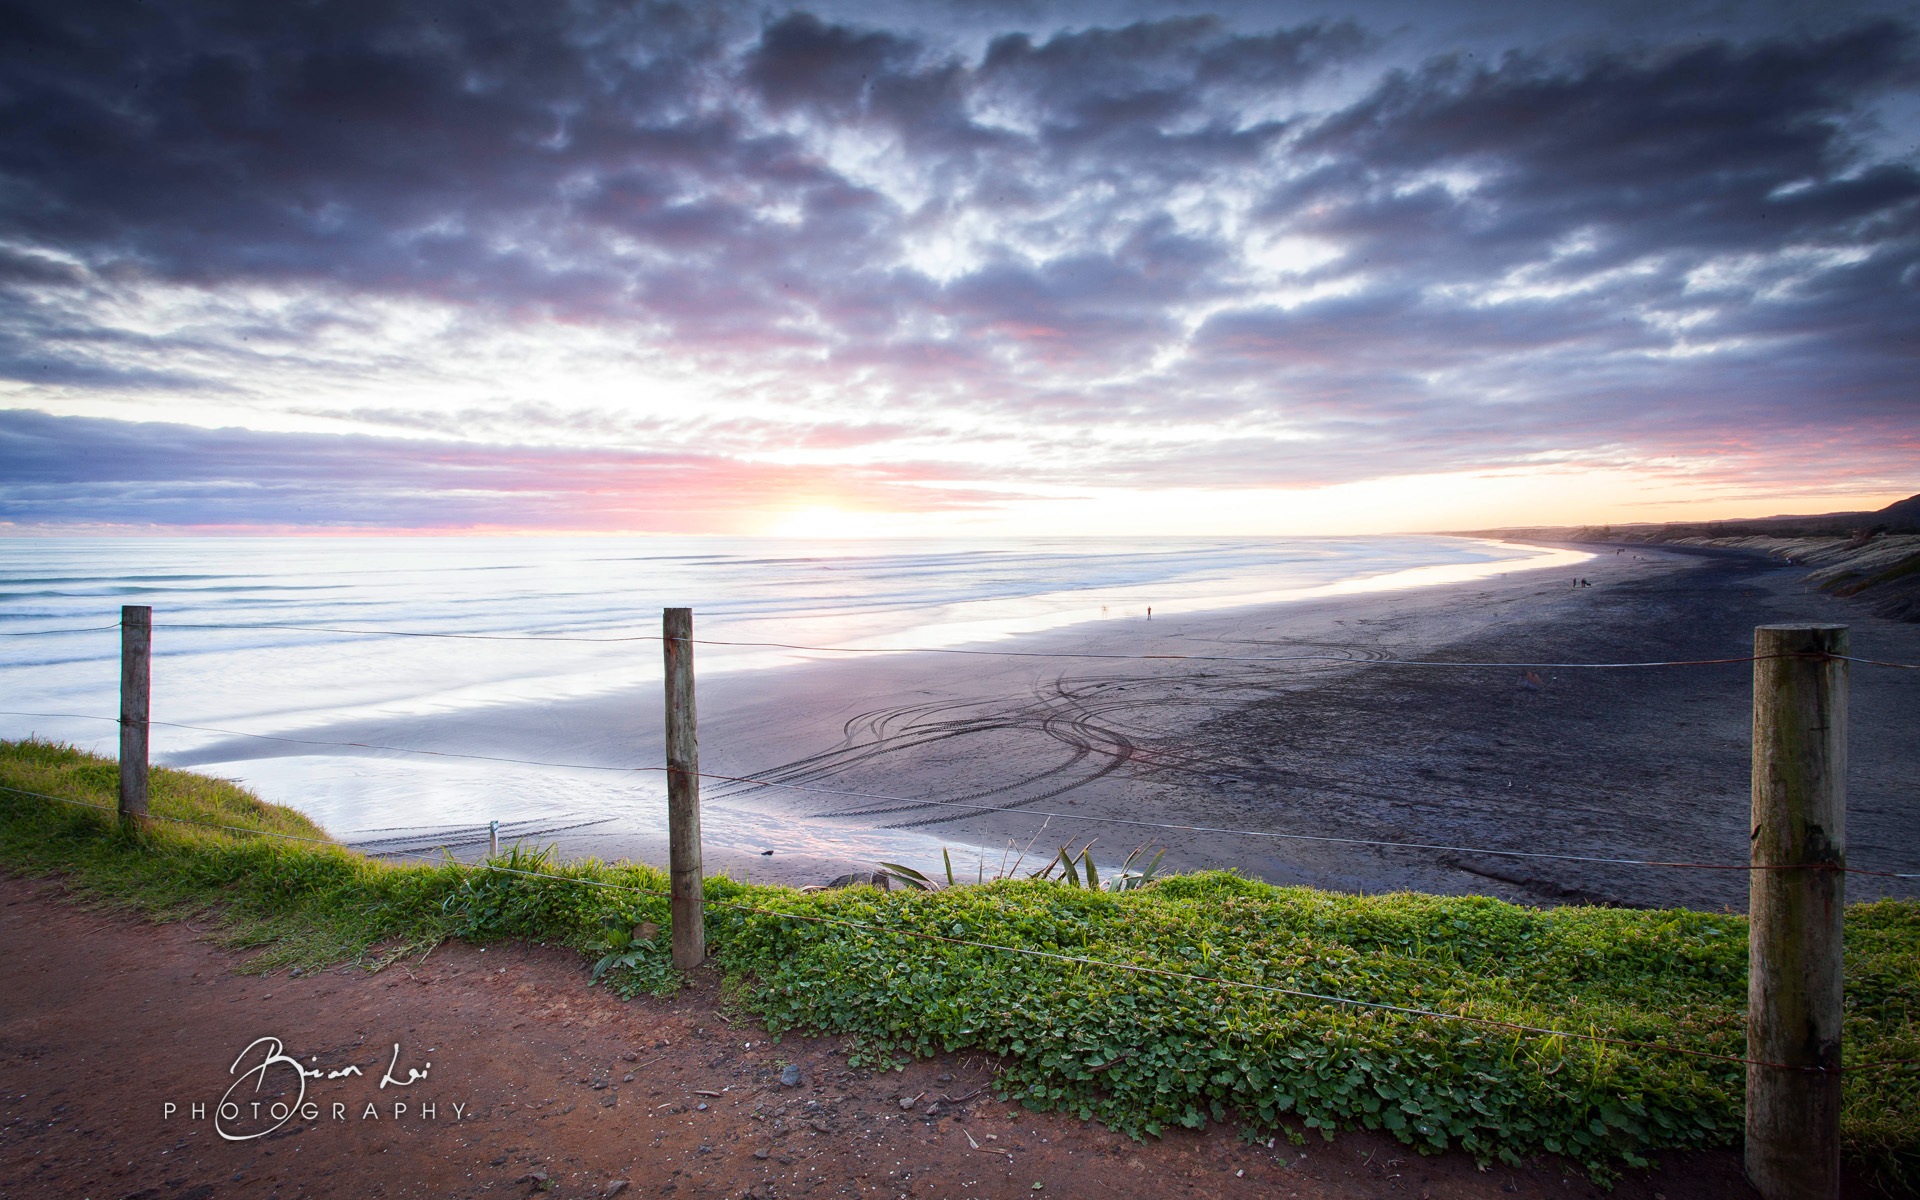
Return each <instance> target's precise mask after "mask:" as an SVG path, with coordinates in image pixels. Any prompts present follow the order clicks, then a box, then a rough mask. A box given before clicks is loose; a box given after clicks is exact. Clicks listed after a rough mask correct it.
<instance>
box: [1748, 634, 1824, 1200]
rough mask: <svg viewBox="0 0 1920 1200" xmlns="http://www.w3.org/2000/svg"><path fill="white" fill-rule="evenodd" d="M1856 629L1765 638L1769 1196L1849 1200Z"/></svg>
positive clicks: (1758, 945) (1752, 1157)
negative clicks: (1847, 970)
mask: <svg viewBox="0 0 1920 1200" xmlns="http://www.w3.org/2000/svg"><path fill="white" fill-rule="evenodd" d="M1846 652H1847V627H1846V626H1844V625H1762V626H1760V627H1758V628H1757V629H1755V630H1754V631H1753V653H1754V664H1753V836H1752V844H1753V860H1752V862H1753V866H1754V867H1756V868H1761V869H1757V870H1754V871H1752V872H1750V873H1749V878H1750V880H1751V882H1750V884H1749V891H1748V896H1749V902H1748V910H1747V911H1748V917H1749V920H1750V923H1751V924H1750V930H1751V932H1750V934H1749V939H1748V943H1747V954H1748V982H1747V1057H1748V1058H1751V1059H1757V1060H1760V1061H1762V1062H1767V1063H1775V1064H1779V1065H1777V1066H1748V1067H1747V1145H1746V1168H1747V1178H1748V1180H1750V1181H1751V1182H1752V1183H1753V1186H1754V1187H1755V1188H1757V1189H1758V1190H1759V1192H1760V1194H1761V1196H1763V1197H1765V1200H1837V1198H1838V1197H1839V1195H1840V1007H1841V974H1840V972H1841V939H1842V927H1841V922H1842V918H1843V916H1844V914H1845V904H1846V872H1845V869H1844V868H1845V867H1846V863H1847V836H1846V809H1847V664H1846V663H1845V662H1843V661H1840V660H1839V659H1836V658H1835V657H1833V656H1834V655H1844V654H1845V653H1846Z"/></svg>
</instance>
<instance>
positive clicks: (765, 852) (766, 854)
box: [760, 850, 773, 858]
mask: <svg viewBox="0 0 1920 1200" xmlns="http://www.w3.org/2000/svg"><path fill="white" fill-rule="evenodd" d="M760 857H762V858H772V857H773V851H771V850H762V851H761V852H760Z"/></svg>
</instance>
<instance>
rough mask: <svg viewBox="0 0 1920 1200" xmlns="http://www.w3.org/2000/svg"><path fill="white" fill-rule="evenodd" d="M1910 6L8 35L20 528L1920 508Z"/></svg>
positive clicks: (54, 5)
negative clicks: (1915, 502) (1915, 495)
mask: <svg viewBox="0 0 1920 1200" xmlns="http://www.w3.org/2000/svg"><path fill="white" fill-rule="evenodd" d="M1917 367H1920V17H1917V16H1916V10H1915V9H1914V7H1913V6H1912V5H1911V4H1876V3H1873V2H1870V0H1861V2H1852V0H1839V2H1834V0H1828V2H1824V3H1822V4H1819V5H1811V4H1775V5H1765V4H1748V5H1741V4H1733V3H1725V4H1721V3H1714V4H1696V3H1692V2H1690V0H1660V2H1658V3H1639V2H1627V0H1623V2H1618V3H1582V4H1577V5H1574V4H1554V3H1548V2H1545V0H1525V2H1519V0H1512V2H1508V0H1492V2H1485V3H1480V2H1471V0H1464V2H1463V0H1422V2H1420V3H1398V2H1393V0H1376V2H1373V3H1366V2H1360V3H1351V2H1349V3H1343V4H1341V5H1339V6H1338V7H1337V8H1335V7H1333V6H1328V5H1321V4H1316V3H1295V2H1291V0H1281V2H1277V3H1275V2H1268V3H1259V4H1246V5H1238V4H1232V3H1223V4H1219V5H1212V6H1210V5H1209V4H1207V3H1206V2H1205V0H1200V2H1196V3H1170V4H1169V3H1127V2H1122V0H1112V2H1101V3H1095V2H1087V3H1077V4H1048V3H1014V2H1008V3H968V4H964V5H960V4H939V3H924V4H917V5H891V6H889V5H884V4H875V3H860V4H852V3H847V4H836V3H824V4H819V5H814V6H812V7H807V8H783V7H778V6H772V7H769V6H761V5H750V4H731V5H729V4H720V5H709V4H690V5H686V6H681V5H675V4H644V3H612V2H594V0H581V2H577V3H560V2H555V3H544V2H543V3H527V2H526V0H444V2H393V3H377V2H345V0H343V2H330V0H315V2H311V3H300V4H294V3H272V4H263V3H259V2H258V0H237V2H235V3H231V4H221V3H213V2H207V3H189V2H185V0H148V2H147V3H133V2H131V0H129V2H126V3H107V4H98V3H91V2H89V0H6V2H5V3H4V4H0V391H3V393H4V394H0V521H4V522H11V523H12V524H13V526H14V527H15V528H16V529H21V528H27V527H33V526H46V525H55V526H72V527H86V528H125V527H141V526H148V525H155V526H212V527H232V528H246V527H256V528H270V529H287V528H312V529H324V528H371V529H536V530H645V531H661V532H672V531H714V532H788V533H803V534H817V533H957V532H979V533H1006V532H1075V533H1113V534H1126V533H1145V532H1155V533H1159V532H1194V533H1247V532H1271V533H1300V532H1348V531H1365V530H1384V529H1418V528H1427V529H1431V528H1449V527H1452V528H1458V527H1466V526H1477V525H1487V524H1495V523H1519V522H1527V521H1578V520H1588V519H1592V520H1614V521H1625V520H1648V519H1666V518H1670V517H1681V516H1700V517H1710V516H1723V515H1735V514H1749V515H1753V514H1760V513H1767V512H1778V511H1787V510H1800V511H1825V510H1829V509H1834V508H1851V507H1868V506H1872V507H1877V506H1878V505H1880V504H1884V503H1886V502H1887V501H1889V500H1892V499H1895V498H1898V497H1901V496H1905V495H1907V494H1910V493H1912V492H1915V491H1920V370H1916V368H1917Z"/></svg>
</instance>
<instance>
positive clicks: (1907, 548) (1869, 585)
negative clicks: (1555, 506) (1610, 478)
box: [1459, 495, 1920, 622]
mask: <svg viewBox="0 0 1920 1200" xmlns="http://www.w3.org/2000/svg"><path fill="white" fill-rule="evenodd" d="M1459 532H1460V533H1461V534H1462V535H1463V536H1468V537H1497V538H1504V539H1507V540H1510V541H1525V542H1562V543H1564V542H1573V543H1577V544H1584V545H1596V544H1597V545H1609V546H1629V545H1670V546H1707V547H1715V548H1721V549H1729V550H1749V551H1756V552H1760V553H1764V554H1771V555H1773V556H1775V557H1776V558H1781V559H1784V560H1786V561H1787V562H1790V563H1793V564H1795V565H1799V566H1808V567H1812V568H1814V570H1813V572H1812V573H1811V574H1810V575H1808V576H1807V582H1809V583H1810V584H1812V585H1813V586H1815V587H1818V588H1819V589H1820V590H1822V591H1825V592H1829V593H1831V594H1833V595H1835V596H1839V597H1842V598H1847V599H1853V598H1858V599H1859V600H1860V601H1861V602H1862V603H1864V604H1866V605H1867V606H1868V607H1869V609H1870V611H1872V612H1873V613H1874V614H1875V615H1876V616H1882V617H1890V618H1892V619H1894V620H1897V621H1914V622H1920V495H1916V496H1909V497H1907V498H1906V499H1905V500H1900V501H1896V502H1895V503H1893V504H1889V505H1887V506H1886V507H1885V508H1883V509H1880V510H1878V511H1876V512H1837V513H1821V514H1819V515H1816V516H1777V517H1751V518H1741V519H1736V520H1730V521H1670V522H1668V523H1666V524H1646V525H1562V526H1529V527H1525V528H1510V529H1477V530H1462V531H1459Z"/></svg>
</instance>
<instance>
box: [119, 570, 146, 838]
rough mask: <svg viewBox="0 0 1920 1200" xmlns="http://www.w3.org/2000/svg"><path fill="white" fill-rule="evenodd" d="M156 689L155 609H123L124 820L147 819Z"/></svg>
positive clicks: (121, 757)
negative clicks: (151, 706) (150, 718)
mask: <svg viewBox="0 0 1920 1200" xmlns="http://www.w3.org/2000/svg"><path fill="white" fill-rule="evenodd" d="M152 690H153V609H152V608H150V607H148V606H147V605H144V604H127V605H122V606H121V608H120V819H121V820H122V821H124V822H128V823H131V824H138V823H140V822H143V821H145V820H146V818H147V705H148V697H149V696H150V694H151V692H152Z"/></svg>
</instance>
